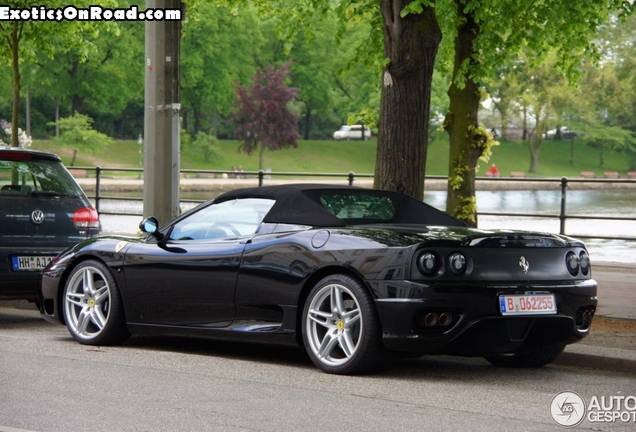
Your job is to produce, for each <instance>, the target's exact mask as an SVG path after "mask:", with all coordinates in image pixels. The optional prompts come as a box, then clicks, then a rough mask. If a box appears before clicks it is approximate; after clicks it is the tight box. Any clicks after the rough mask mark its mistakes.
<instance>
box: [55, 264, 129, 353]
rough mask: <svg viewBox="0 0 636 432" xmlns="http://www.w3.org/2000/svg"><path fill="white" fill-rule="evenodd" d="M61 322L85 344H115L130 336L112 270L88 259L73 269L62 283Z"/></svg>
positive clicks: (76, 338)
mask: <svg viewBox="0 0 636 432" xmlns="http://www.w3.org/2000/svg"><path fill="white" fill-rule="evenodd" d="M62 301H63V304H64V306H63V311H64V321H65V322H66V327H67V328H68V330H69V332H70V333H71V335H72V336H73V338H75V340H77V341H78V342H80V343H82V344H85V345H116V344H119V343H122V342H124V341H125V340H126V339H128V338H129V337H130V333H129V331H128V328H127V327H126V319H125V314H124V307H123V304H122V301H121V297H120V294H119V289H118V287H117V282H116V281H115V278H114V277H113V275H112V273H111V272H110V270H109V269H108V267H106V266H105V265H104V264H102V263H100V262H98V261H94V260H89V261H84V262H82V263H81V264H79V265H78V266H77V267H75V268H74V269H73V271H72V272H71V274H70V275H69V278H68V279H67V281H66V284H65V285H64V293H63V299H62Z"/></svg>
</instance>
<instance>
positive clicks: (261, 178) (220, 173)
mask: <svg viewBox="0 0 636 432" xmlns="http://www.w3.org/2000/svg"><path fill="white" fill-rule="evenodd" d="M69 170H71V171H73V170H82V171H84V172H87V173H88V172H94V173H95V195H94V196H90V195H89V198H91V199H93V200H94V201H95V208H96V210H97V211H98V213H99V214H103V215H112V216H142V215H140V214H137V213H121V212H120V213H118V212H109V211H103V210H102V209H101V201H102V200H120V201H143V198H140V197H126V196H111V195H102V193H101V192H102V191H101V189H102V188H101V182H102V178H103V176H104V174H103V173H104V172H105V171H108V172H131V173H136V174H141V173H142V172H143V170H141V169H138V168H108V167H106V168H104V167H100V166H96V167H69ZM181 174H182V175H184V176H187V175H189V174H194V175H196V176H197V177H199V178H202V179H203V178H205V177H207V178H211V177H213V178H243V179H247V180H254V179H255V180H257V184H258V186H259V187H262V186H264V185H265V183H266V181H267V180H270V179H271V178H272V177H274V176H275V177H293V178H299V177H300V178H315V179H322V178H330V179H342V180H346V181H347V183H348V185H349V186H353V185H354V183H355V181H356V179H365V178H366V179H372V178H373V177H374V175H373V174H356V173H354V172H352V171H351V172H348V173H317V172H309V173H308V172H268V171H263V170H259V171H240V172H239V171H228V170H181ZM140 178H141V177H140ZM426 179H427V180H428V179H431V180H447V177H445V176H426ZM477 180H478V181H480V182H481V181H487V182H525V183H551V184H558V185H559V186H558V187H559V188H560V190H561V199H560V211H559V213H558V214H544V213H506V212H479V213H478V216H505V217H526V218H527V217H532V218H550V219H555V218H556V219H558V220H559V222H560V226H559V232H560V234H563V235H567V232H566V222H567V220H568V219H580V220H604V221H631V222H636V218H634V217H619V216H605V215H595V216H591V215H576V214H568V213H567V191H568V186H569V185H570V184H578V183H611V184H621V183H623V184H626V185H630V186H633V187H635V188H636V179H590V178H572V179H570V178H567V177H562V178H560V179H559V178H528V177H523V178H519V177H478V178H477ZM205 201H206V200H194V199H182V200H181V203H201V202H205ZM576 236H577V237H580V238H593V239H603V240H628V241H636V237H623V236H620V237H610V236H598V235H594V236H591V235H589V236H588V235H579V234H577V235H576Z"/></svg>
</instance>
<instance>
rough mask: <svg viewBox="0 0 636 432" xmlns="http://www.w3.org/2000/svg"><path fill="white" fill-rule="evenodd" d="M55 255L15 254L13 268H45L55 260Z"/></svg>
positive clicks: (22, 269) (18, 269)
mask: <svg viewBox="0 0 636 432" xmlns="http://www.w3.org/2000/svg"><path fill="white" fill-rule="evenodd" d="M53 258H55V255H33V256H14V257H13V270H15V271H29V270H31V271H36V270H43V269H44V267H46V266H47V265H49V263H50V262H51V261H53Z"/></svg>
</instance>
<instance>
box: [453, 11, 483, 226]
mask: <svg viewBox="0 0 636 432" xmlns="http://www.w3.org/2000/svg"><path fill="white" fill-rule="evenodd" d="M457 9H458V14H459V16H460V20H461V21H462V22H463V24H462V25H460V26H459V27H458V29H457V36H456V39H455V60H454V67H453V80H452V83H451V86H450V88H449V90H448V96H449V97H450V107H449V112H448V114H447V115H446V119H445V120H444V125H445V129H446V131H447V132H448V135H449V138H450V152H449V163H448V193H447V198H446V212H447V213H449V214H451V215H453V216H455V217H457V218H459V219H461V220H463V221H464V222H466V223H467V224H469V225H470V226H477V206H476V200H475V168H476V166H477V161H478V160H479V157H480V156H481V155H482V154H483V152H484V150H485V148H483V147H482V146H481V145H480V138H479V136H478V135H476V132H477V128H478V126H479V121H478V111H479V101H480V96H479V87H480V86H479V83H477V82H475V81H474V80H473V79H472V78H471V77H470V75H469V74H465V76H464V77H461V76H460V74H461V73H462V72H461V71H462V65H463V64H464V62H466V61H469V62H470V65H471V66H474V65H475V60H474V58H475V57H474V54H475V52H474V46H473V44H474V41H475V38H476V37H477V35H478V34H479V31H480V29H479V25H478V24H477V23H476V22H475V20H474V17H473V16H472V15H471V14H466V13H464V12H463V6H462V4H461V2H460V1H459V0H457ZM458 80H460V81H463V82H464V85H463V86H462V87H461V88H460V86H458ZM484 132H485V131H484ZM484 144H485V143H484Z"/></svg>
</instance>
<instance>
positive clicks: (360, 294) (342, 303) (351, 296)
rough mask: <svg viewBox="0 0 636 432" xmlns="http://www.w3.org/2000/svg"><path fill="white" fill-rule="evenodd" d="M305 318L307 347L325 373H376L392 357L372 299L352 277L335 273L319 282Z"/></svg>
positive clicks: (304, 337) (311, 295)
mask: <svg viewBox="0 0 636 432" xmlns="http://www.w3.org/2000/svg"><path fill="white" fill-rule="evenodd" d="M302 319H303V321H302V334H303V341H304V344H305V349H306V350H307V353H308V354H309V357H310V358H311V360H312V361H313V362H314V364H315V365H316V366H318V367H319V368H320V369H322V370H323V371H325V372H328V373H334V374H364V373H374V372H378V371H379V370H381V369H382V368H383V367H385V366H386V364H387V362H388V360H389V359H390V356H389V353H388V352H387V350H386V349H385V348H384V346H383V345H382V333H381V328H380V322H379V319H378V317H377V313H376V310H375V305H374V304H373V299H372V298H371V296H370V295H369V293H368V292H367V291H366V289H365V288H364V287H363V286H362V284H360V282H358V281H357V280H355V279H353V278H352V277H349V276H346V275H333V276H329V277H326V278H324V279H322V280H321V281H320V282H318V284H316V286H315V287H314V288H313V289H312V290H311V292H310V293H309V297H308V298H307V302H306V303H305V307H304V309H303V318H302Z"/></svg>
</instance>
